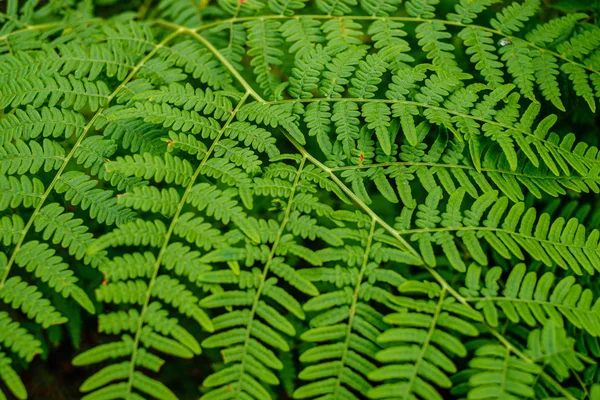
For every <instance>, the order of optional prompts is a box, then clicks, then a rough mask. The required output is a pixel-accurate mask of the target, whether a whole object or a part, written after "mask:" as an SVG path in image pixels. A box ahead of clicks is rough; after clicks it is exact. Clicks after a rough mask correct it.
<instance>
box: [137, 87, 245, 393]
mask: <svg viewBox="0 0 600 400" xmlns="http://www.w3.org/2000/svg"><path fill="white" fill-rule="evenodd" d="M249 94H250V93H248V92H246V93H245V94H244V96H243V97H242V98H241V100H240V101H239V102H238V104H237V106H236V107H235V109H234V110H233V111H232V112H231V115H230V116H229V118H228V119H227V121H226V122H225V124H223V127H222V128H221V130H220V131H219V134H218V135H217V137H216V138H215V140H213V142H212V145H211V146H210V148H209V149H208V150H207V151H206V153H205V154H204V157H203V158H202V161H201V162H200V165H198V168H196V171H195V172H194V175H192V177H191V178H190V182H189V183H188V185H187V187H186V188H185V192H184V193H183V195H182V196H181V200H179V203H178V204H177V209H176V210H175V214H174V215H173V217H172V219H171V222H170V224H169V229H168V230H167V233H166V234H165V238H164V240H163V243H162V246H161V248H160V251H159V252H158V256H157V257H156V263H155V264H154V271H153V273H152V277H151V278H150V282H149V283H148V288H147V290H146V298H145V299H144V304H143V305H142V310H141V311H140V316H139V321H138V327H137V329H136V331H135V332H136V333H135V338H134V340H133V350H132V351H131V360H130V362H129V375H128V379H127V393H130V392H131V390H132V385H133V374H134V372H135V364H136V357H137V350H138V347H139V343H140V339H141V337H142V327H143V326H144V318H145V315H146V312H147V311H148V304H149V303H150V298H151V297H152V289H153V288H154V285H155V284H156V278H157V277H158V271H159V270H160V265H161V263H162V260H163V258H164V255H165V252H166V251H167V246H168V244H169V240H170V239H171V236H172V235H173V231H174V230H175V225H177V221H178V220H179V216H180V215H181V210H182V209H183V206H184V205H185V203H186V200H187V198H188V196H189V194H190V192H191V191H192V187H193V186H194V184H195V182H196V179H198V176H199V175H200V171H201V170H202V167H204V165H205V164H206V161H208V159H209V158H210V156H211V154H212V153H213V152H214V150H215V147H216V146H217V144H218V143H219V140H220V139H221V137H222V136H223V133H224V132H225V130H226V129H227V127H228V126H229V124H231V122H232V121H233V119H234V118H235V115H236V114H237V112H238V111H239V109H240V107H241V106H242V105H243V104H244V102H245V101H246V99H247V98H248V96H249Z"/></svg>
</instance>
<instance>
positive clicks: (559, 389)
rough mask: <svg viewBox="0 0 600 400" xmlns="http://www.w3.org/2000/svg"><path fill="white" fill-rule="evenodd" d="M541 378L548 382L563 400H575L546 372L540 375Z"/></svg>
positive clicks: (575, 399) (575, 398)
mask: <svg viewBox="0 0 600 400" xmlns="http://www.w3.org/2000/svg"><path fill="white" fill-rule="evenodd" d="M541 378H542V379H543V380H545V381H546V382H548V384H549V385H550V386H552V387H553V388H554V389H555V390H556V391H557V392H558V393H560V394H561V395H563V396H564V397H565V399H568V400H577V397H575V396H573V395H572V394H571V393H570V392H569V391H568V390H567V389H565V388H564V387H563V386H562V385H561V384H560V383H558V382H556V380H554V379H553V378H552V377H551V376H550V375H548V374H547V373H546V372H542V373H541Z"/></svg>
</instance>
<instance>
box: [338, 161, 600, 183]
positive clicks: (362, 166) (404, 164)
mask: <svg viewBox="0 0 600 400" xmlns="http://www.w3.org/2000/svg"><path fill="white" fill-rule="evenodd" d="M394 166H400V167H432V168H433V167H436V168H447V169H465V170H469V171H477V169H476V168H475V167H473V166H471V165H458V164H440V163H429V162H412V161H408V162H404V161H392V162H385V163H373V164H359V165H345V166H343V167H335V168H330V169H331V170H332V171H333V172H339V171H348V170H353V169H369V168H380V167H381V168H385V167H394ZM480 171H481V172H488V173H490V172H492V173H498V174H503V175H511V176H520V177H523V178H528V179H532V180H546V179H547V180H552V181H562V180H564V179H571V180H572V179H578V180H584V179H585V180H591V181H598V182H600V177H596V178H595V177H594V176H590V177H589V178H588V177H585V176H568V177H565V176H562V175H559V176H556V175H531V174H525V173H521V172H515V171H510V170H503V169H495V168H481V170H480Z"/></svg>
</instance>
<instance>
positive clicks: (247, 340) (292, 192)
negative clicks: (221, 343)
mask: <svg viewBox="0 0 600 400" xmlns="http://www.w3.org/2000/svg"><path fill="white" fill-rule="evenodd" d="M305 163H306V156H303V157H302V160H301V161H300V165H299V166H298V170H297V171H296V177H295V179H294V182H293V184H292V188H291V190H290V196H289V197H288V202H287V206H286V208H285V213H284V215H283V219H282V220H281V224H280V225H279V230H278V231H277V236H275V240H274V241H273V245H272V246H271V251H270V252H269V256H268V258H267V261H266V262H265V267H264V268H263V271H262V274H261V280H260V284H259V285H258V288H257V289H256V295H255V296H254V300H253V302H252V308H251V309H250V315H249V317H248V325H247V327H246V337H245V338H244V347H243V356H242V359H241V361H240V380H241V379H242V377H243V376H244V369H245V364H246V355H247V354H248V345H249V343H250V336H251V333H252V321H253V320H254V315H255V314H256V309H257V308H258V301H259V300H260V296H261V294H262V291H263V289H264V287H265V281H266V278H267V274H268V273H269V269H270V268H271V264H272V262H273V258H274V257H275V252H276V251H277V246H278V245H279V241H280V240H281V237H282V236H283V232H284V231H285V226H286V225H287V222H288V220H289V218H290V213H291V212H292V203H293V200H294V195H295V194H296V188H297V187H298V183H299V182H300V175H302V170H303V169H304V164H305ZM241 388H242V385H241V384H239V385H238V387H237V389H236V396H235V398H238V395H239V393H240V390H241Z"/></svg>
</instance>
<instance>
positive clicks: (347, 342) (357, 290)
mask: <svg viewBox="0 0 600 400" xmlns="http://www.w3.org/2000/svg"><path fill="white" fill-rule="evenodd" d="M376 225H377V221H375V219H371V229H370V230H369V237H368V238H367V245H366V246H365V254H364V255H363V260H362V266H361V267H360V271H359V273H358V276H357V277H356V286H355V288H354V293H353V294H352V304H351V305H350V316H349V317H348V329H347V330H346V340H345V341H344V349H343V350H342V357H341V358H340V366H339V372H338V376H337V379H336V383H335V390H334V391H333V394H332V396H334V398H335V395H336V394H337V391H338V388H339V387H340V385H341V379H342V373H343V368H344V365H345V363H346V357H347V356H348V349H349V347H350V337H351V334H352V323H353V321H354V315H356V305H357V303H358V296H359V294H360V288H361V285H362V279H363V276H364V275H365V271H366V270H367V265H368V264H369V253H370V252H371V245H372V243H373V236H374V235H375V226H376Z"/></svg>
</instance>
